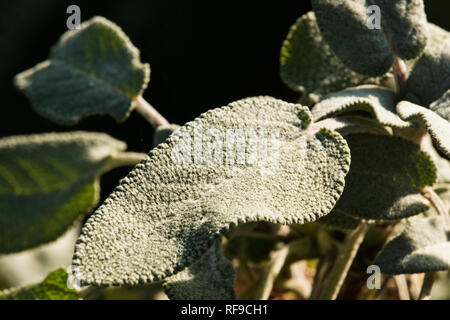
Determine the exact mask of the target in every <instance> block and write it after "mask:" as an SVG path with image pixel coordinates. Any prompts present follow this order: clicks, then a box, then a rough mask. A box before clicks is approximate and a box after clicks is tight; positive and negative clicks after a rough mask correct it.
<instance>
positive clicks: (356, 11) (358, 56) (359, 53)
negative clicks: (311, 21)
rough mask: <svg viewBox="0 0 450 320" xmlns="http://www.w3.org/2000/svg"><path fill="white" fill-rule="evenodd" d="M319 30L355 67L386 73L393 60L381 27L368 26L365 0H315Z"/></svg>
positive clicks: (372, 73)
mask: <svg viewBox="0 0 450 320" xmlns="http://www.w3.org/2000/svg"><path fill="white" fill-rule="evenodd" d="M311 4H312V7H313V10H314V12H315V14H316V17H317V24H318V25H319V28H320V31H321V33H322V35H323V37H324V39H325V40H326V41H327V43H328V44H329V45H330V47H331V49H332V50H333V52H334V53H335V54H336V55H337V56H338V57H339V58H340V59H341V60H342V62H343V63H344V64H345V65H346V66H348V67H349V68H351V69H352V70H354V71H356V72H358V73H360V74H365V75H368V76H380V75H382V74H384V73H386V72H387V71H388V70H389V69H390V68H391V66H392V64H393V62H394V56H393V54H392V53H391V50H390V48H389V44H388V42H387V40H386V39H385V37H384V36H383V32H382V30H381V29H376V28H375V29H369V28H368V27H367V21H368V15H367V11H366V9H367V8H366V5H367V1H366V0H352V1H342V0H312V1H311Z"/></svg>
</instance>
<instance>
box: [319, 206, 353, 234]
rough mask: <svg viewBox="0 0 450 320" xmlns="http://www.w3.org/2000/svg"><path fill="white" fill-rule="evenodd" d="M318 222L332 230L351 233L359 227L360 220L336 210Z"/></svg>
mask: <svg viewBox="0 0 450 320" xmlns="http://www.w3.org/2000/svg"><path fill="white" fill-rule="evenodd" d="M317 222H319V223H321V224H323V225H325V226H327V227H329V228H332V229H337V230H341V231H350V230H354V229H356V228H357V227H358V225H359V223H360V220H359V219H356V218H354V217H352V216H350V215H347V214H346V213H345V212H344V211H341V210H339V209H336V208H335V209H333V211H331V212H330V213H329V214H327V215H326V216H325V217H323V218H320V219H319V220H317Z"/></svg>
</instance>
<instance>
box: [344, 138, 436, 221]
mask: <svg viewBox="0 0 450 320" xmlns="http://www.w3.org/2000/svg"><path fill="white" fill-rule="evenodd" d="M346 139H347V142H348V145H349V147H350V150H351V156H352V163H351V166H350V172H349V173H348V175H347V177H346V178H345V181H346V183H345V189H344V193H343V194H342V197H341V198H340V199H339V201H338V203H337V204H336V207H335V208H336V209H338V210H340V211H343V212H344V213H346V214H347V215H351V216H353V217H355V218H359V219H366V220H392V219H401V218H405V217H408V216H412V215H415V214H419V213H421V212H424V211H425V210H427V209H428V201H427V200H426V199H425V198H424V197H423V196H422V194H421V189H422V188H423V187H424V186H432V185H433V184H434V182H435V181H436V179H437V173H436V167H435V165H434V163H433V161H432V160H431V158H430V156H429V155H428V154H427V153H425V152H423V151H421V150H420V148H419V146H418V145H416V144H414V143H412V142H410V141H408V140H405V139H402V138H399V137H393V136H384V135H372V134H353V135H350V136H347V137H346Z"/></svg>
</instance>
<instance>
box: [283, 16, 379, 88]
mask: <svg viewBox="0 0 450 320" xmlns="http://www.w3.org/2000/svg"><path fill="white" fill-rule="evenodd" d="M280 71H281V79H282V80H283V81H284V83H285V84H286V85H287V86H288V87H290V88H291V89H293V90H295V91H299V92H302V93H303V94H307V93H312V94H316V95H322V94H326V93H329V92H335V91H339V90H342V89H344V88H346V87H352V86H355V85H358V84H361V83H378V82H379V79H377V78H369V77H367V76H363V75H360V74H357V73H356V72H354V71H352V70H351V69H349V68H348V67H346V66H345V65H344V64H343V63H342V62H341V61H340V60H339V58H338V57H336V55H335V54H334V53H333V51H331V49H330V47H329V46H328V44H327V43H326V42H325V41H324V39H323V38H322V35H321V34H320V31H319V28H318V26H317V22H316V17H315V15H314V12H308V13H306V14H304V15H303V16H301V17H300V18H299V19H298V20H297V21H296V22H295V24H294V25H293V26H292V27H291V29H290V31H289V34H288V35H287V37H286V40H285V41H284V42H283V46H282V48H281V68H280Z"/></svg>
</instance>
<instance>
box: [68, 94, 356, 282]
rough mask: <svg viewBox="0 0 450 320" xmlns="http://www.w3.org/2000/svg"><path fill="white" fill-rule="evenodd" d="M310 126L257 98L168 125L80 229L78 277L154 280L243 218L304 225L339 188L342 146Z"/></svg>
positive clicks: (303, 112) (300, 112)
mask: <svg viewBox="0 0 450 320" xmlns="http://www.w3.org/2000/svg"><path fill="white" fill-rule="evenodd" d="M310 122H311V114H310V112H309V110H308V108H307V107H303V106H301V105H296V104H290V103H286V102H283V101H280V100H277V99H274V98H270V97H256V98H248V99H244V100H239V101H237V102H234V103H231V104H230V105H228V106H226V107H223V108H218V109H213V110H210V111H208V112H206V113H204V114H202V115H201V116H200V117H199V118H197V119H196V120H194V121H192V122H189V123H187V124H186V125H185V126H183V127H182V128H180V129H178V130H176V132H174V134H172V135H171V136H170V137H169V138H168V140H167V141H166V143H163V144H160V145H158V147H156V148H155V149H154V150H152V151H151V152H150V154H149V157H148V158H147V159H146V160H144V161H143V162H141V163H140V164H138V165H137V166H136V167H135V168H134V169H133V170H132V171H131V172H130V174H129V175H128V176H127V177H126V178H125V179H123V180H122V181H121V183H120V185H119V186H118V187H117V188H116V190H115V191H114V192H113V193H112V194H111V195H110V197H109V198H108V199H107V200H106V201H105V202H104V204H103V205H102V206H101V207H100V208H99V209H98V210H97V211H96V212H95V213H94V214H93V215H92V216H91V217H90V218H89V220H88V221H87V223H86V224H85V226H84V227H83V229H82V232H81V236H80V238H79V239H78V244H77V246H76V248H75V256H74V260H73V263H74V264H75V265H77V266H78V267H79V272H80V277H81V280H82V281H84V282H85V283H91V284H122V283H127V284H135V283H138V282H151V281H157V280H161V279H163V278H166V277H169V276H171V275H173V274H174V273H176V272H178V271H181V270H183V269H184V268H186V267H188V266H190V265H192V264H193V263H195V262H196V261H197V260H198V259H199V258H200V257H201V256H202V254H203V253H205V252H206V251H207V249H208V248H209V247H211V245H212V244H213V242H214V239H216V238H217V237H219V236H220V235H221V234H223V233H225V232H227V230H229V229H230V228H231V227H233V226H236V225H238V224H240V223H242V222H250V221H259V220H264V221H269V222H275V223H283V224H290V223H306V222H309V221H314V220H316V219H318V218H319V217H322V216H324V215H325V214H327V213H328V212H329V211H330V210H331V209H332V207H333V206H334V204H335V202H336V200H337V199H338V198H339V196H340V194H341V192H342V190H343V184H344V177H345V175H346V173H347V170H348V168H349V162H350V159H349V150H348V147H347V144H346V143H345V140H344V139H343V138H342V137H341V136H340V135H339V134H337V133H335V132H333V131H330V130H326V129H322V130H319V131H309V130H307V126H308V124H309V123H310ZM256 132H258V134H257V135H256ZM213 135H214V136H215V138H214V139H211V137H212V136H213ZM264 137H270V138H269V139H268V141H266V140H267V139H264ZM212 140H214V141H215V142H214V143H212V142H211V141H212ZM200 141H202V142H201V145H200V143H199V142H200ZM225 145H226V147H225ZM256 145H259V147H258V148H261V147H262V149H263V150H262V151H261V150H260V151H261V152H258V153H257V154H255V152H254V151H255V147H256ZM264 145H265V146H266V147H264ZM239 146H245V148H241V149H239ZM264 150H265V151H264ZM266 151H268V152H266ZM224 153H225V154H224Z"/></svg>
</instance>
